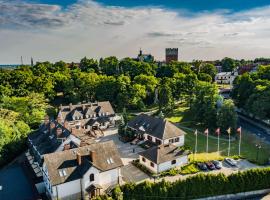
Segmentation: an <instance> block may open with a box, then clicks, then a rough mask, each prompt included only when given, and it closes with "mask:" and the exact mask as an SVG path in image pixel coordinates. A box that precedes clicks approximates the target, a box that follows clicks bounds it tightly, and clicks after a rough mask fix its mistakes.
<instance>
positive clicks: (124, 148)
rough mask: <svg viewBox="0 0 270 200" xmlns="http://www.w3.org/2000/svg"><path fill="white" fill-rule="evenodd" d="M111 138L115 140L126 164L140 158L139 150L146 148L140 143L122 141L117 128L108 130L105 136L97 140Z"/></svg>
mask: <svg viewBox="0 0 270 200" xmlns="http://www.w3.org/2000/svg"><path fill="white" fill-rule="evenodd" d="M109 140H113V141H114V143H115V145H116V146H117V148H118V150H119V153H120V156H121V159H122V161H123V163H124V165H128V164H129V163H130V162H131V161H132V160H135V159H137V158H139V156H138V152H141V151H144V149H143V148H141V147H139V146H138V145H131V144H130V143H124V142H122V141H120V140H119V136H118V134H117V130H116V129H111V130H107V131H106V133H105V136H104V137H102V138H100V139H98V140H97V141H100V142H104V141H109ZM133 151H134V152H135V153H134V152H133Z"/></svg>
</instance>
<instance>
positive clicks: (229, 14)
mask: <svg viewBox="0 0 270 200" xmlns="http://www.w3.org/2000/svg"><path fill="white" fill-rule="evenodd" d="M60 2H61V3H60ZM164 2H167V3H164ZM268 2H269V1H268V0H256V1H255V0H167V1H164V0H149V1H147V0H136V1H135V0H132V1H131V0H130V1H129V0H100V1H93V0H78V1H76V0H0V64H8V63H12V64H15V63H20V57H21V56H23V59H24V62H25V63H30V57H31V56H32V57H33V58H34V60H35V61H45V60H49V61H58V60H64V61H67V62H71V61H74V62H78V61H79V60H80V59H81V58H82V57H84V56H87V57H93V58H100V57H105V56H110V55H115V56H117V57H119V58H123V57H127V56H130V57H132V56H136V55H137V53H138V50H139V48H142V50H143V51H144V52H145V53H151V54H152V55H154V56H155V58H156V59H158V60H164V56H165V55H164V54H165V50H164V49H165V48H166V47H178V48H179V50H180V56H179V58H180V59H181V60H187V61H188V60H193V59H203V60H213V59H220V58H223V57H225V56H228V57H233V58H246V59H252V58H255V57H270V3H268Z"/></svg>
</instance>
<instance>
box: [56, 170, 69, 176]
mask: <svg viewBox="0 0 270 200" xmlns="http://www.w3.org/2000/svg"><path fill="white" fill-rule="evenodd" d="M58 173H59V175H60V177H63V176H66V175H67V172H66V170H65V169H60V170H58Z"/></svg>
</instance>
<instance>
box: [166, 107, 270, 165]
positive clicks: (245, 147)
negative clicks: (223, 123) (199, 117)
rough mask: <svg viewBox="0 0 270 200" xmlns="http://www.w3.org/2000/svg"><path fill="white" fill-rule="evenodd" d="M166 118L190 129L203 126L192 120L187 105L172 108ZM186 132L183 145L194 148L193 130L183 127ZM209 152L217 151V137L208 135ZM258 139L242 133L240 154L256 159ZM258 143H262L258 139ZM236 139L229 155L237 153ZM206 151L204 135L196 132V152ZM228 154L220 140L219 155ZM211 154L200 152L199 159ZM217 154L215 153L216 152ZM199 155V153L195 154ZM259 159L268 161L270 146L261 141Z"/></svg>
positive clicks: (232, 142) (226, 148)
mask: <svg viewBox="0 0 270 200" xmlns="http://www.w3.org/2000/svg"><path fill="white" fill-rule="evenodd" d="M167 119H168V120H169V121H171V122H173V123H177V124H179V125H180V126H181V127H187V128H191V129H192V130H195V129H198V130H199V131H203V130H204V127H201V126H200V125H199V124H196V123H195V122H194V121H192V114H191V113H190V112H189V108H188V107H187V106H184V105H182V106H180V107H178V108H177V109H175V110H174V112H172V113H171V114H169V115H167ZM183 129H184V128H183ZM184 130H185V131H186V132H187V135H186V137H185V145H186V146H189V147H191V149H192V150H193V149H194V145H195V135H194V131H191V130H188V129H184ZM208 142H209V153H210V152H217V138H210V137H209V140H208ZM258 142H259V141H258V139H257V138H256V137H255V136H253V135H251V134H248V133H246V132H245V130H244V131H243V133H242V145H241V156H243V157H245V158H247V159H248V160H250V161H256V159H257V148H256V146H255V145H256V143H258ZM260 143H262V142H261V141H260ZM238 144H239V143H238V140H236V141H231V151H230V155H231V156H233V155H238ZM205 151H206V136H205V135H203V134H198V153H205ZM227 154H228V141H222V140H220V155H221V156H227ZM210 155H211V154H209V155H207V154H200V159H199V160H201V159H202V157H204V156H205V157H209V159H210V157H211V156H210ZM216 155H217V154H216ZM197 156H199V155H197ZM258 157H259V159H258V163H260V164H263V163H265V162H267V161H268V159H269V158H270V146H269V145H267V144H264V143H262V148H261V149H260V150H259V156H258Z"/></svg>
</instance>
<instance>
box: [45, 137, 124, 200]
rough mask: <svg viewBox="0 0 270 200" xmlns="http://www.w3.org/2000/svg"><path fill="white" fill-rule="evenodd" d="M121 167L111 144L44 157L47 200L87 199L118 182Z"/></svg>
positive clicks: (103, 143)
mask: <svg viewBox="0 0 270 200" xmlns="http://www.w3.org/2000/svg"><path fill="white" fill-rule="evenodd" d="M121 166H123V163H122V160H121V158H120V156H119V152H118V150H117V147H116V146H115V144H114V142H113V141H108V142H102V143H96V144H92V145H88V146H84V147H80V148H77V149H72V150H68V151H63V152H57V153H52V154H47V155H45V156H44V163H43V180H44V184H45V188H46V194H47V196H48V197H49V198H50V199H89V198H92V197H95V196H97V195H100V194H103V193H104V192H105V190H106V189H107V188H109V187H111V186H115V185H116V184H119V183H120V182H121V171H120V167H121Z"/></svg>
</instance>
